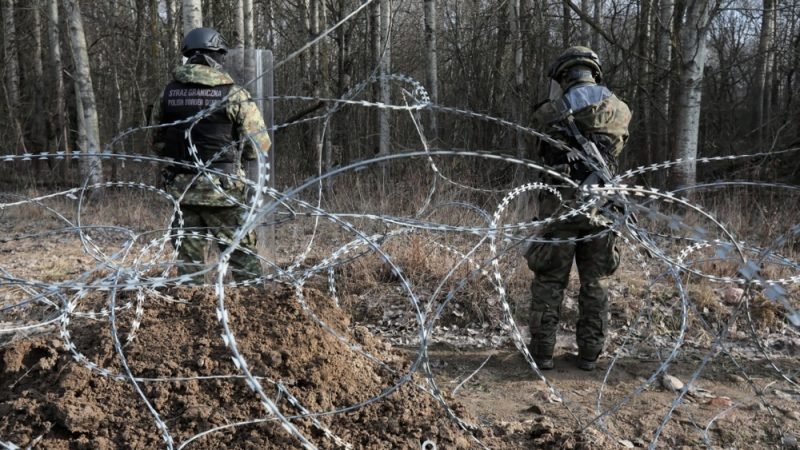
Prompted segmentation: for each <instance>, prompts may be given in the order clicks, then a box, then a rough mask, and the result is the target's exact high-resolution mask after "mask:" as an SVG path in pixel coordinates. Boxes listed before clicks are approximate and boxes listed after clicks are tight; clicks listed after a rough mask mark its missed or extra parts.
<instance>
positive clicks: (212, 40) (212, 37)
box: [181, 28, 228, 58]
mask: <svg viewBox="0 0 800 450" xmlns="http://www.w3.org/2000/svg"><path fill="white" fill-rule="evenodd" d="M196 51H206V52H218V53H222V54H223V55H224V54H225V53H228V43H227V42H225V38H224V37H222V35H221V34H219V33H218V32H217V30H215V29H213V28H195V29H194V30H192V31H190V32H188V33H186V37H184V38H183V47H182V48H181V53H183V56H186V57H187V58H188V57H190V56H192V55H193V54H194V53H195V52H196Z"/></svg>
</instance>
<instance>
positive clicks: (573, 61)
mask: <svg viewBox="0 0 800 450" xmlns="http://www.w3.org/2000/svg"><path fill="white" fill-rule="evenodd" d="M574 66H586V67H588V68H589V69H590V70H591V71H592V76H593V77H594V79H595V81H596V82H598V83H599V82H601V81H602V79H603V67H602V65H601V64H600V58H599V57H598V56H597V53H595V52H594V51H593V50H592V49H590V48H589V47H581V46H576V47H570V48H568V49H566V50H564V52H563V53H561V55H560V56H559V57H558V59H557V60H556V61H555V62H554V63H553V65H552V66H550V72H549V73H548V76H549V77H550V78H552V79H554V80H556V81H559V80H561V78H563V77H564V75H566V73H567V70H569V69H570V68H572V67H574Z"/></svg>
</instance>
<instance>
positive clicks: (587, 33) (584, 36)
mask: <svg viewBox="0 0 800 450" xmlns="http://www.w3.org/2000/svg"><path fill="white" fill-rule="evenodd" d="M643 1H646V0H643ZM591 4H592V0H581V9H582V10H583V12H584V13H586V14H589V10H590V9H591V8H590V6H591ZM591 43H592V27H591V26H590V25H589V23H588V22H586V21H585V20H581V40H580V44H581V45H586V46H589V45H590V44H591Z"/></svg>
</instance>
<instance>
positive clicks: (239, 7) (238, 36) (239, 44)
mask: <svg viewBox="0 0 800 450" xmlns="http://www.w3.org/2000/svg"><path fill="white" fill-rule="evenodd" d="M235 23H236V33H235V34H234V35H233V46H234V48H244V0H236V21H235Z"/></svg>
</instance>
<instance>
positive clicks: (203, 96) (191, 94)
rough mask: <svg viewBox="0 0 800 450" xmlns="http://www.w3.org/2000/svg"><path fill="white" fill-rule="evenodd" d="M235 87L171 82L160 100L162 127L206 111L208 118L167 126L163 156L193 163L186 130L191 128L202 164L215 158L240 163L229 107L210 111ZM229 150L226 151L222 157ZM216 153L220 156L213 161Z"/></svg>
mask: <svg viewBox="0 0 800 450" xmlns="http://www.w3.org/2000/svg"><path fill="white" fill-rule="evenodd" d="M232 86H233V85H231V84H227V85H219V86H207V85H204V84H197V83H181V82H179V81H172V82H171V83H169V84H168V85H167V87H166V88H165V89H164V95H163V97H162V99H161V111H162V118H161V123H162V124H167V123H173V122H176V121H181V120H185V119H188V118H190V117H193V116H195V115H196V114H197V113H199V112H200V111H204V110H205V112H204V114H205V116H204V117H203V119H202V120H200V121H199V122H197V121H196V120H190V121H188V122H184V123H179V124H176V125H172V126H170V127H167V129H166V131H165V136H164V144H165V148H164V150H165V154H164V156H167V157H170V158H173V159H175V160H177V161H189V162H194V158H193V157H192V156H191V155H190V153H189V141H188V140H187V139H186V130H187V129H189V128H191V129H192V131H191V133H192V134H191V143H192V144H194V146H195V148H196V149H197V152H198V156H199V158H200V160H201V161H203V162H204V163H206V162H208V161H210V160H212V158H213V161H214V163H215V164H217V163H218V164H230V163H236V162H237V160H238V152H237V151H236V150H238V149H237V146H234V145H232V144H233V143H235V142H236V141H237V140H238V137H237V134H238V133H237V130H236V127H234V125H233V122H232V121H231V120H230V119H229V118H228V114H227V112H226V108H224V107H222V106H216V107H215V108H214V109H213V110H211V109H209V107H210V106H212V105H214V104H215V103H217V102H219V101H220V100H222V99H223V98H225V96H227V95H228V92H230V90H231V87H232ZM217 104H218V103H217ZM218 105H219V104H218ZM226 147H227V150H226V151H224V152H222V153H221V154H219V153H220V151H221V150H223V149H225V148H226ZM217 154H219V155H218V156H216V158H214V156H215V155H217ZM178 170H179V171H189V170H190V169H178Z"/></svg>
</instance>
